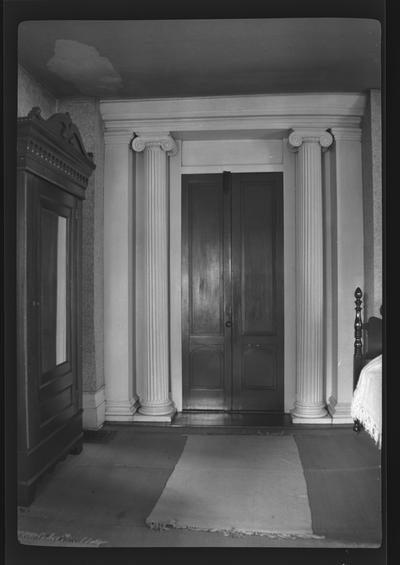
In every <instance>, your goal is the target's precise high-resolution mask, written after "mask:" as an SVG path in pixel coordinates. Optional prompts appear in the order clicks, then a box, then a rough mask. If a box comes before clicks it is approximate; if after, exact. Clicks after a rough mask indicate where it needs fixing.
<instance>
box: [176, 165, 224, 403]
mask: <svg viewBox="0 0 400 565" xmlns="http://www.w3.org/2000/svg"><path fill="white" fill-rule="evenodd" d="M182 191H183V192H182V205H183V254H182V260H183V263H182V272H183V279H182V296H183V302H182V326H183V392H184V394H183V407H184V408H185V409H204V410H223V409H228V407H229V406H228V404H227V402H228V401H229V392H230V385H229V382H228V378H229V376H230V371H229V362H230V350H229V347H228V348H227V347H226V340H227V339H228V340H229V337H227V335H226V333H227V332H226V328H225V323H224V322H225V320H224V315H225V301H226V298H227V297H226V291H225V289H226V285H227V284H228V283H227V280H226V277H225V275H224V271H225V253H226V243H225V242H226V234H227V225H226V222H225V213H224V210H225V207H226V206H225V203H224V202H225V195H224V190H223V183H222V177H221V175H184V176H183V181H182Z"/></svg>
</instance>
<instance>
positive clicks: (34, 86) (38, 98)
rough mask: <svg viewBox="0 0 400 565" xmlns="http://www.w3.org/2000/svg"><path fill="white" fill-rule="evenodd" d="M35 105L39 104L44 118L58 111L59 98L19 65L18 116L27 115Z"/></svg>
mask: <svg viewBox="0 0 400 565" xmlns="http://www.w3.org/2000/svg"><path fill="white" fill-rule="evenodd" d="M33 106H39V108H40V109H41V110H42V116H43V118H48V117H49V116H51V114H54V113H55V112H57V99H56V98H55V96H53V95H52V94H51V93H50V92H49V91H48V90H46V89H45V88H44V87H43V86H41V85H40V84H39V83H38V82H37V80H36V79H34V78H33V77H32V76H31V75H30V74H29V73H28V72H27V71H26V70H25V69H24V68H23V67H21V65H18V106H17V115H18V117H23V116H26V115H27V114H28V112H30V110H32V108H33Z"/></svg>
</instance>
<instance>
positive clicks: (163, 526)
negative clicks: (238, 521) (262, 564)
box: [146, 520, 325, 540]
mask: <svg viewBox="0 0 400 565" xmlns="http://www.w3.org/2000/svg"><path fill="white" fill-rule="evenodd" d="M146 525H147V526H148V527H149V528H150V529H151V530H157V531H168V530H172V529H180V530H189V531H193V532H211V533H219V534H223V535H224V536H226V537H228V536H230V537H235V538H236V537H245V536H262V537H268V538H272V539H287V540H296V539H325V536H318V535H317V534H314V533H311V532H310V533H308V532H303V533H300V532H298V533H297V532H296V533H294V532H265V531H253V530H251V531H248V530H238V529H236V528H231V529H229V530H227V529H224V530H222V529H218V528H201V527H198V526H184V525H180V524H179V523H177V522H175V521H170V522H153V521H150V520H146Z"/></svg>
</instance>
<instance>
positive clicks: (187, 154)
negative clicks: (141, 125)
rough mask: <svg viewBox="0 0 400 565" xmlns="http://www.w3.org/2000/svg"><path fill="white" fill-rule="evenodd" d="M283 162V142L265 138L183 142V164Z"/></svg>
mask: <svg viewBox="0 0 400 565" xmlns="http://www.w3.org/2000/svg"><path fill="white" fill-rule="evenodd" d="M270 163H282V142H281V141H280V140H279V141H272V140H264V139H240V140H238V139H231V140H228V139H227V140H223V141H221V140H208V141H205V140H200V141H184V142H183V143H182V166H183V167H190V166H197V167H199V166H202V165H265V164H270Z"/></svg>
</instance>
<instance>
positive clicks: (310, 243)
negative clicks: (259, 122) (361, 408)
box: [289, 129, 332, 422]
mask: <svg viewBox="0 0 400 565" xmlns="http://www.w3.org/2000/svg"><path fill="white" fill-rule="evenodd" d="M289 143H290V144H291V145H292V147H294V148H295V149H296V150H297V156H296V157H297V158H296V303H297V317H296V329H297V362H296V364H297V375H296V379H297V380H296V402H295V407H294V410H293V413H292V416H293V421H296V420H297V421H301V422H304V421H306V420H307V419H310V420H311V421H315V419H317V418H324V417H325V416H326V414H327V411H326V408H325V402H324V391H323V224H322V170H321V148H327V147H329V146H330V145H331V143H332V136H331V135H330V133H328V132H326V131H322V130H314V129H311V130H296V131H293V132H292V133H291V134H290V136H289Z"/></svg>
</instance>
